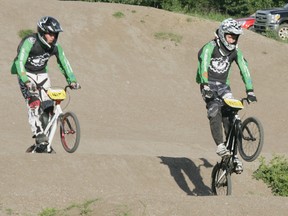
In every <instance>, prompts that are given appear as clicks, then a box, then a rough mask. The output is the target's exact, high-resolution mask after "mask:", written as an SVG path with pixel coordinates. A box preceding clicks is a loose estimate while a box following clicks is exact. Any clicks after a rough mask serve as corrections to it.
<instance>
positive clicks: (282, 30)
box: [278, 24, 288, 40]
mask: <svg viewBox="0 0 288 216" xmlns="http://www.w3.org/2000/svg"><path fill="white" fill-rule="evenodd" d="M278 37H279V38H280V39H281V40H287V39H288V25H287V24H282V25H280V26H279V28H278Z"/></svg>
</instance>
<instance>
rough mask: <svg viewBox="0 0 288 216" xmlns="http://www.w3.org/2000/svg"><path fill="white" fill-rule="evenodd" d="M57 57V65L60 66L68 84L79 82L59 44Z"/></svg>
mask: <svg viewBox="0 0 288 216" xmlns="http://www.w3.org/2000/svg"><path fill="white" fill-rule="evenodd" d="M56 57H57V63H58V66H59V68H60V71H61V72H62V74H63V75H64V76H65V78H66V80H67V82H68V83H69V84H70V83H72V82H77V81H76V77H75V75H74V73H73V70H72V68H71V66H70V63H69V61H68V59H67V58H66V56H65V54H64V51H63V49H62V47H61V46H60V45H59V44H57V53H56Z"/></svg>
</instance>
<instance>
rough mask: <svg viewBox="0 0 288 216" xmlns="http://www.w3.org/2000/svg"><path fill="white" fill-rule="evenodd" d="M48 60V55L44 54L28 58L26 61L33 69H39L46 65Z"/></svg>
mask: <svg viewBox="0 0 288 216" xmlns="http://www.w3.org/2000/svg"><path fill="white" fill-rule="evenodd" d="M49 58H50V55H49V53H45V54H43V55H40V56H35V57H29V58H28V60H27V61H28V62H29V63H30V64H31V65H33V66H35V67H41V66H44V65H45V64H46V63H47V61H48V60H49Z"/></svg>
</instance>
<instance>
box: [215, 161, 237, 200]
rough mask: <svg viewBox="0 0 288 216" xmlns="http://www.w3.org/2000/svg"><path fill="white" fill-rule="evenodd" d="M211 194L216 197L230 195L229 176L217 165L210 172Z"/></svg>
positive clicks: (230, 184)
mask: <svg viewBox="0 0 288 216" xmlns="http://www.w3.org/2000/svg"><path fill="white" fill-rule="evenodd" d="M211 178H212V184H211V187H212V192H213V193H214V194H215V195H218V196H227V195H231V193H232V182H231V174H230V173H229V172H227V169H224V168H223V166H221V165H220V164H219V163H217V164H216V165H215V166H214V167H213V170H212V175H211Z"/></svg>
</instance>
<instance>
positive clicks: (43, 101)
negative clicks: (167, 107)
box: [18, 72, 53, 137]
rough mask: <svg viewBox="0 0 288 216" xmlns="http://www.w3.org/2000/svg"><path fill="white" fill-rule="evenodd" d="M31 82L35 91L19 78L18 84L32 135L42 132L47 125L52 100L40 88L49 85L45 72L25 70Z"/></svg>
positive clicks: (46, 87) (51, 109)
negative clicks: (24, 102) (36, 72)
mask: <svg viewBox="0 0 288 216" xmlns="http://www.w3.org/2000/svg"><path fill="white" fill-rule="evenodd" d="M26 74H27V76H28V79H29V81H30V82H31V83H33V84H35V86H36V89H35V91H32V92H31V91H29V89H28V88H27V86H26V85H25V83H23V82H22V81H21V80H20V79H18V81H19V85H20V90H21V92H22V95H23V97H24V99H25V101H26V104H27V108H28V121H29V124H30V126H31V131H32V134H33V137H37V135H39V134H43V132H44V130H45V127H46V126H47V123H48V119H49V113H50V112H51V111H53V101H52V100H51V99H50V98H49V97H48V95H47V94H46V92H45V91H44V90H43V89H41V88H42V87H43V88H44V89H48V88H49V87H51V84H50V79H49V76H48V74H47V73H39V74H34V73H29V72H26Z"/></svg>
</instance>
